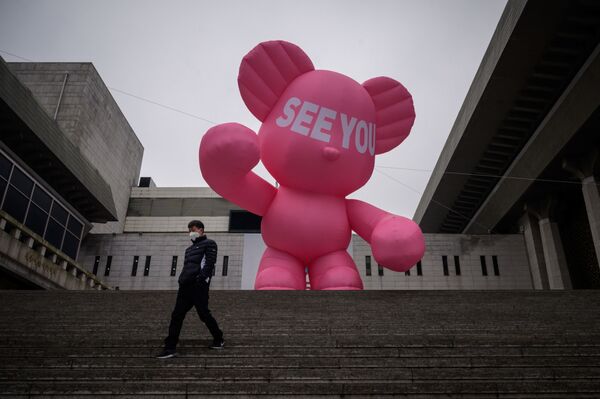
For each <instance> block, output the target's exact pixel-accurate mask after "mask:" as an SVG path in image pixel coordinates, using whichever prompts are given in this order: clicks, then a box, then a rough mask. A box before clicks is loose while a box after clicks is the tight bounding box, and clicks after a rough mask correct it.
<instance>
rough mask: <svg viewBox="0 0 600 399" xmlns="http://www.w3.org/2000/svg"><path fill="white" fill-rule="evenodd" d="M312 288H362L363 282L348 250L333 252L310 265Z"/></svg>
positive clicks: (309, 273) (309, 272)
mask: <svg viewBox="0 0 600 399" xmlns="http://www.w3.org/2000/svg"><path fill="white" fill-rule="evenodd" d="M308 275H309V277H310V288H311V289H312V290H362V289H363V283H362V280H361V279H360V275H359V274H358V270H357V269H356V265H355V264H354V261H353V260H352V257H351V256H350V255H349V254H348V252H346V251H336V252H331V253H329V254H327V255H324V256H321V257H320V258H318V259H317V260H315V261H313V262H312V263H311V264H310V265H309V267H308Z"/></svg>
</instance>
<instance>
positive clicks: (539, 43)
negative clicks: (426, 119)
mask: <svg viewBox="0 0 600 399" xmlns="http://www.w3.org/2000/svg"><path fill="white" fill-rule="evenodd" d="M599 28H600V5H599V4H598V3H594V2H586V1H568V0H558V1H553V2H548V1H542V0H529V1H527V0H510V1H509V2H508V4H507V6H506V8H505V10H504V13H503V15H502V17H501V19H500V22H499V24H498V27H497V28H496V31H495V33H494V35H493V37H492V40H491V42H490V45H489V47H488V49H487V51H486V53H485V55H484V58H483V60H482V63H481V65H480V67H479V70H478V71H477V74H476V75H475V78H474V80H473V83H472V85H471V88H470V89H469V92H468V94H467V97H466V99H465V101H464V103H463V106H462V108H461V110H460V111H459V114H458V117H457V119H456V122H455V123H454V126H453V127H452V130H451V132H450V135H449V137H448V140H447V141H446V144H445V146H444V148H443V150H442V153H441V155H440V157H439V159H438V162H437V164H436V167H435V169H434V171H433V173H432V175H431V178H430V180H429V183H428V185H427V187H426V189H425V192H424V194H423V197H422V198H421V201H420V203H419V206H418V208H417V211H416V213H415V217H414V219H415V221H416V222H417V223H419V224H420V225H421V228H422V229H423V231H424V232H429V233H464V232H465V233H466V232H468V233H488V232H490V231H491V230H492V229H493V228H494V226H495V225H496V224H497V223H498V222H499V221H500V219H501V218H502V216H504V214H505V213H506V211H507V208H508V207H510V206H512V205H513V204H514V202H515V201H516V200H517V199H518V196H519V195H520V194H522V192H523V191H522V190H521V189H519V190H515V191H514V192H512V191H511V192H512V194H511V195H508V191H505V190H506V188H507V187H510V186H512V185H513V184H514V180H510V181H507V180H505V179H502V177H504V176H506V175H507V174H509V173H510V174H511V175H512V174H516V173H517V172H518V173H522V176H527V177H530V178H537V177H538V176H539V173H541V170H543V168H544V167H545V166H546V165H547V164H548V162H549V159H550V158H551V157H552V156H553V155H552V154H554V155H556V153H557V152H556V151H557V149H556V148H555V149H548V151H546V147H548V145H549V143H548V137H550V136H548V135H551V137H552V140H553V143H552V146H562V145H564V142H565V141H567V140H568V139H569V138H570V137H572V135H573V134H575V132H576V131H577V128H578V127H579V126H581V125H582V123H583V122H585V119H586V118H587V117H589V115H590V114H591V113H592V112H593V111H594V109H595V108H596V107H597V106H598V100H597V96H598V92H599V91H598V90H597V87H599V86H598V82H597V78H598V68H597V64H596V61H594V59H595V58H597V45H598V39H599V34H600V29H599ZM586 71H587V72H586ZM594 90H596V93H594ZM573 101H576V102H579V101H583V102H586V101H587V102H586V104H585V105H583V106H580V105H579V104H573V103H572V102H573ZM575 108H577V109H575ZM567 125H568V126H569V127H568V128H567ZM553 126H554V127H553ZM556 129H562V130H561V135H565V137H564V138H560V137H559V138H557V137H555V136H554V135H552V134H553V133H552V131H555V130H556ZM567 136H568V137H567ZM561 140H562V141H561ZM561 143H563V144H561ZM540 150H543V151H545V153H544V154H543V156H539V157H537V158H536V156H535V155H536V154H535V153H536V152H540ZM523 151H528V152H529V156H528V157H527V159H533V160H534V161H535V162H534V163H536V162H537V163H536V165H537V166H536V167H535V168H532V167H531V165H529V164H528V163H520V164H519V168H516V169H515V167H516V166H517V165H516V164H515V162H519V160H521V161H524V160H527V159H526V158H523V155H522V152H523ZM537 155H540V154H537ZM534 158H535V159H534ZM542 164H544V165H542ZM521 185H526V181H523V182H522V184H518V185H517V186H519V187H520V186H521ZM501 186H502V187H504V188H500V187H501ZM514 188H516V187H513V189H514ZM494 193H497V194H500V195H496V196H495V199H493V200H492V197H493V196H494V195H495V194H494Z"/></svg>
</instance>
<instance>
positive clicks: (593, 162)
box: [562, 149, 600, 267]
mask: <svg viewBox="0 0 600 399" xmlns="http://www.w3.org/2000/svg"><path fill="white" fill-rule="evenodd" d="M599 158H600V156H599V151H598V150H597V149H593V150H591V151H589V152H588V153H587V154H585V155H584V156H581V157H579V158H577V159H574V160H570V159H565V160H563V163H562V167H563V169H565V170H566V171H568V172H570V173H571V174H572V175H573V176H575V177H577V178H579V180H580V181H581V191H582V194H583V200H584V202H585V209H586V212H587V218H588V223H589V225H590V231H591V233H592V240H593V241H594V250H595V252H596V260H597V262H598V267H600V191H599V189H598V181H597V179H596V178H595V176H597V172H598V170H597V169H598V168H599V167H600V162H598V159H599Z"/></svg>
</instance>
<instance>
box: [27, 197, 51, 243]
mask: <svg viewBox="0 0 600 399" xmlns="http://www.w3.org/2000/svg"><path fill="white" fill-rule="evenodd" d="M47 222H48V214H47V213H46V212H44V211H43V210H42V209H40V207H38V206H37V205H35V204H33V203H32V204H30V205H29V212H27V219H26V220H25V226H27V227H29V228H30V229H31V230H33V232H34V233H36V234H37V235H39V236H40V237H43V236H44V231H45V230H46V223H47Z"/></svg>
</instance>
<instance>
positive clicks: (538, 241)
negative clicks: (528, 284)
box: [519, 212, 550, 290]
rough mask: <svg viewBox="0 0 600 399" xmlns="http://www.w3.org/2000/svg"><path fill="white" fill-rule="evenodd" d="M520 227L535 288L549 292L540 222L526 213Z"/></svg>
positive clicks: (520, 221)
mask: <svg viewBox="0 0 600 399" xmlns="http://www.w3.org/2000/svg"><path fill="white" fill-rule="evenodd" d="M519 225H520V226H521V231H522V232H523V237H524V239H525V247H526V248H527V257H528V258H529V271H530V274H531V281H532V282H533V288H534V289H536V290H547V289H548V288H550V286H549V285H548V273H547V271H546V260H545V259H544V248H543V246H542V237H541V235H540V226H539V224H538V221H537V219H536V218H535V216H534V215H532V214H531V213H530V212H525V214H524V215H523V216H522V217H521V219H520V220H519Z"/></svg>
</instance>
